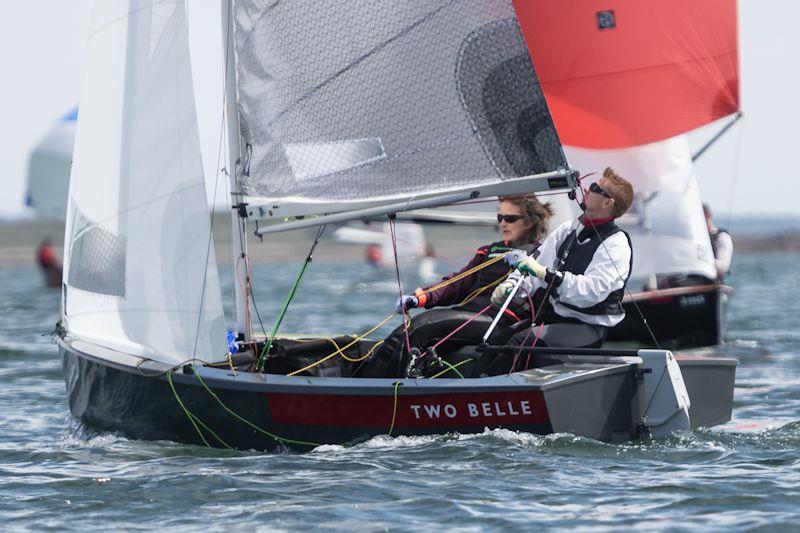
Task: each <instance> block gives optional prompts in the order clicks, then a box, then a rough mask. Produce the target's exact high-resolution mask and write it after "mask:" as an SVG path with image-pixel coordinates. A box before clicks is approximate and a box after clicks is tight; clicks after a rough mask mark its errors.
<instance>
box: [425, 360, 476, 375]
mask: <svg viewBox="0 0 800 533" xmlns="http://www.w3.org/2000/svg"><path fill="white" fill-rule="evenodd" d="M471 360H472V359H464V360H463V361H459V362H458V363H456V364H454V365H451V364H450V363H448V362H447V361H445V360H444V359H442V363H444V364H445V365H446V366H447V367H448V368H445V369H444V370H442V371H441V372H437V373H436V374H434V375H432V376H431V377H430V378H428V379H436V378H438V377H439V376H441V375H442V374H445V373H447V372H449V371H450V370H452V371H453V372H455V373H456V374H458V377H460V378H461V379H466V378H465V377H464V375H463V374H461V372H459V371H458V370H457V369H458V367H460V366H461V365H463V364H466V363H469V362H470V361H471Z"/></svg>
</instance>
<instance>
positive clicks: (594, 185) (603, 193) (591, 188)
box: [589, 181, 613, 200]
mask: <svg viewBox="0 0 800 533" xmlns="http://www.w3.org/2000/svg"><path fill="white" fill-rule="evenodd" d="M589 192H596V193H597V194H599V195H601V196H605V197H606V198H608V199H610V200H613V198H612V197H611V195H610V194H608V193H607V192H606V191H605V189H603V188H602V187H601V186H599V185H598V184H597V182H596V181H595V182H592V183H591V184H590V185H589Z"/></svg>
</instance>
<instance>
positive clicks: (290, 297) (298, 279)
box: [256, 225, 326, 370]
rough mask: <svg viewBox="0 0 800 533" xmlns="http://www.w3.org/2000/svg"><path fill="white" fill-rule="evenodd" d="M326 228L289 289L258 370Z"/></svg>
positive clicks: (322, 229)
mask: <svg viewBox="0 0 800 533" xmlns="http://www.w3.org/2000/svg"><path fill="white" fill-rule="evenodd" d="M325 228H326V226H324V225H323V226H321V227H320V229H319V230H317V236H316V238H315V239H314V243H313V244H312V245H311V250H309V252H308V255H307V256H306V260H305V262H304V263H303V268H301V269H300V273H299V274H298V275H297V279H296V280H295V281H294V286H292V290H291V291H289V296H287V297H286V301H285V302H283V308H282V309H281V312H280V315H278V320H277V321H276V322H275V327H274V328H273V330H272V334H271V335H270V337H269V340H268V341H267V342H266V343H265V344H264V349H263V350H261V355H260V356H259V357H258V362H257V363H256V368H257V369H258V370H263V365H264V357H266V355H267V354H268V353H269V350H270V348H272V343H273V341H274V340H275V335H277V334H278V328H280V327H281V322H283V317H284V316H286V311H288V310H289V304H290V303H291V302H292V298H294V294H295V293H296V292H297V288H298V287H299V286H300V280H302V279H303V274H305V273H306V269H307V268H308V265H309V263H311V255H312V254H313V253H314V248H316V247H317V244H319V240H320V238H322V233H323V232H324V231H325Z"/></svg>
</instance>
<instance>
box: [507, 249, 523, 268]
mask: <svg viewBox="0 0 800 533" xmlns="http://www.w3.org/2000/svg"><path fill="white" fill-rule="evenodd" d="M526 257H528V254H527V253H526V252H525V250H511V251H510V252H508V253H507V254H506V256H505V258H503V261H505V262H506V263H507V264H508V265H509V266H511V267H512V268H514V267H516V266H517V263H519V262H520V261H522V260H523V259H525V258H526Z"/></svg>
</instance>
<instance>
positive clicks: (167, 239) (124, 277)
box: [63, 0, 226, 364]
mask: <svg viewBox="0 0 800 533" xmlns="http://www.w3.org/2000/svg"><path fill="white" fill-rule="evenodd" d="M95 10H96V13H95V14H96V16H95V18H94V21H93V26H92V28H93V31H92V34H91V37H90V40H89V60H88V63H87V68H86V78H85V84H84V89H83V95H82V98H81V109H80V118H79V122H78V129H77V138H76V145H75V156H74V164H73V169H72V176H71V181H70V197H69V208H68V213H67V226H66V236H65V272H64V293H63V319H64V322H65V326H66V328H67V330H68V331H69V333H70V334H71V335H75V336H78V337H82V338H87V339H91V340H93V341H95V342H97V343H99V344H101V345H105V346H109V347H112V348H117V349H121V350H124V351H126V352H128V353H134V354H137V355H143V356H146V357H150V358H152V359H155V360H159V361H163V362H166V363H170V364H176V363H179V362H181V361H185V360H187V359H192V358H193V357H195V356H196V357H197V358H200V359H206V360H219V359H221V358H222V357H223V356H224V354H225V353H226V344H225V327H224V326H225V324H224V316H223V312H222V304H221V294H220V288H219V281H218V278H217V270H216V261H215V258H214V250H213V248H210V249H209V243H210V240H209V233H210V219H209V211H208V207H207V201H206V194H205V186H204V180H203V172H202V165H201V158H200V148H199V139H198V132H197V124H196V115H195V106H194V98H193V94H192V75H191V69H190V66H189V51H188V40H187V31H186V14H185V6H184V4H183V2H181V1H175V2H153V1H152V0H115V1H111V0H103V1H98V2H97V4H96V8H95Z"/></svg>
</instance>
